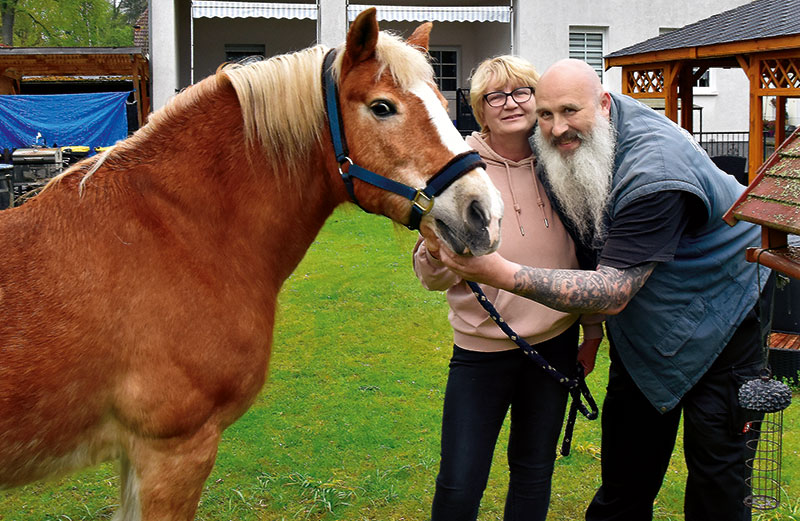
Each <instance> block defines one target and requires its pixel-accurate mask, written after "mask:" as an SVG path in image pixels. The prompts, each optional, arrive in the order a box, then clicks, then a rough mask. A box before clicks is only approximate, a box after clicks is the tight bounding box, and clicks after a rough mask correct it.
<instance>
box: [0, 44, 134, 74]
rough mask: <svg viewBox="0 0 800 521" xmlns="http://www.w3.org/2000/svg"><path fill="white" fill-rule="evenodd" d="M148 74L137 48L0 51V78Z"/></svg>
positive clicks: (15, 49)
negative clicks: (14, 74)
mask: <svg viewBox="0 0 800 521" xmlns="http://www.w3.org/2000/svg"><path fill="white" fill-rule="evenodd" d="M13 71H16V74H17V75H18V76H48V75H83V76H95V75H101V76H102V75H108V76H115V75H116V76H129V75H131V74H132V73H133V71H136V72H137V73H138V74H141V75H144V76H147V75H149V71H148V67H147V58H146V57H145V56H144V55H143V54H142V49H140V48H139V47H8V48H0V75H1V74H6V75H9V73H10V72H13Z"/></svg>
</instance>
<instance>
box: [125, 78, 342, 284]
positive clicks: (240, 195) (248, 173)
mask: <svg viewBox="0 0 800 521" xmlns="http://www.w3.org/2000/svg"><path fill="white" fill-rule="evenodd" d="M207 81H209V80H204V82H202V83H205V82H207ZM198 87H201V88H204V89H206V90H208V92H207V93H202V94H203V95H198V96H196V98H195V100H194V101H193V102H192V103H190V104H187V105H186V106H184V107H182V110H181V111H180V112H179V113H178V112H176V113H174V114H172V115H171V116H170V117H168V118H163V120H161V121H158V122H157V123H158V124H157V125H154V126H155V128H154V129H153V131H152V132H150V133H149V134H148V135H146V136H142V137H141V138H140V137H138V136H134V139H132V141H133V144H134V145H135V148H136V149H137V150H139V151H148V154H150V155H151V158H150V159H147V160H146V161H145V165H146V166H149V168H147V170H148V171H149V175H147V176H146V180H141V181H138V182H139V183H146V184H147V185H148V189H150V190H153V191H156V192H158V193H161V192H163V194H161V196H160V199H164V200H167V201H169V202H170V205H169V211H170V212H178V213H180V214H181V217H184V216H186V217H188V218H187V219H182V218H179V219H174V218H170V217H165V219H169V221H168V222H185V223H186V224H185V226H188V227H190V228H191V227H193V228H195V230H194V233H198V235H199V237H198V238H200V237H202V236H205V238H204V239H203V240H204V241H206V242H209V243H210V244H211V245H215V246H214V247H216V248H225V249H223V250H221V251H231V252H236V258H235V259H230V260H231V262H238V263H240V264H242V265H243V266H246V267H247V269H251V270H255V271H263V272H264V273H262V274H261V277H262V278H263V277H269V278H271V279H273V280H272V282H273V283H274V285H275V286H276V287H279V286H280V284H281V283H282V282H283V280H285V279H286V278H287V277H288V276H289V275H290V274H291V272H292V271H293V270H294V268H295V267H296V266H297V264H298V263H299V261H300V260H301V259H302V257H303V255H304V254H305V252H306V250H307V249H308V247H309V246H310V244H311V242H312V241H313V240H314V237H315V236H316V235H317V233H318V232H319V230H320V228H321V227H322V225H323V224H324V223H325V219H326V218H327V217H328V216H329V215H330V214H331V213H332V212H333V209H334V208H335V207H336V206H337V205H338V204H340V203H341V202H342V201H344V200H345V198H346V193H345V192H344V189H343V188H342V187H340V186H338V185H339V184H341V183H338V184H336V185H334V181H335V178H334V177H332V176H331V174H330V172H336V169H335V164H336V163H335V159H334V158H333V157H332V153H331V152H328V151H327V150H326V147H323V146H322V145H317V146H315V147H313V149H312V150H311V152H310V153H309V154H308V156H307V157H306V158H305V162H304V163H305V164H302V165H295V168H294V170H295V172H294V175H293V176H292V177H293V178H292V179H290V180H287V179H286V178H285V175H284V174H285V172H286V170H287V169H286V168H284V167H283V165H280V164H275V163H274V161H273V160H269V159H267V157H266V155H265V154H264V152H262V151H260V150H255V149H252V148H251V149H249V152H248V151H247V150H248V149H247V148H246V145H245V143H246V140H245V137H244V135H243V129H242V117H241V113H240V108H239V104H238V101H237V99H236V95H235V93H234V91H233V89H232V88H231V87H230V85H227V84H222V85H216V87H215V88H207V87H209V86H208V85H202V84H198V85H197V86H195V87H192V88H198ZM161 158H168V159H166V160H165V161H163V162H162V161H161ZM322 165H325V168H324V169H323V168H322ZM133 182H134V183H136V181H135V178H134V181H133ZM157 197H158V196H157ZM183 233H187V232H185V231H184V232H183ZM242 269H245V268H244V267H242Z"/></svg>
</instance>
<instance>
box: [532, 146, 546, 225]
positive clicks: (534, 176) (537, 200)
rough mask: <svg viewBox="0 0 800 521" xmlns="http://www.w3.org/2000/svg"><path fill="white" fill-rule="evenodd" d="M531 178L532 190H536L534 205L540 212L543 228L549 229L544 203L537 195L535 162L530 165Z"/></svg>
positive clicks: (537, 181) (539, 195) (540, 196)
mask: <svg viewBox="0 0 800 521" xmlns="http://www.w3.org/2000/svg"><path fill="white" fill-rule="evenodd" d="M531 176H532V177H533V189H534V190H536V204H538V205H539V210H540V211H541V212H542V219H543V220H544V227H545V228H550V223H549V222H548V221H547V215H546V214H545V213H544V201H542V194H540V193H539V180H538V179H537V178H536V162H535V161H534V162H532V163H531Z"/></svg>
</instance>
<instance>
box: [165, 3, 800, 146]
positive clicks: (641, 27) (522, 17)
mask: <svg viewBox="0 0 800 521" xmlns="http://www.w3.org/2000/svg"><path fill="white" fill-rule="evenodd" d="M509 2H510V5H511V6H512V19H513V24H504V23H499V22H484V23H478V22H473V23H463V22H437V23H435V24H434V29H433V33H432V35H431V46H432V47H437V46H440V47H441V46H443V47H450V48H457V49H458V50H459V60H460V64H459V65H460V67H459V72H458V76H459V78H458V79H459V86H460V87H462V88H468V87H469V75H470V72H471V70H472V69H473V68H474V67H475V66H476V65H477V64H478V63H479V62H480V61H481V60H483V59H485V58H487V57H491V56H496V55H499V54H504V53H508V52H510V51H511V41H512V33H513V41H514V46H515V47H514V53H515V54H518V55H520V56H523V57H525V58H527V59H528V60H530V61H531V62H532V63H533V64H534V65H535V66H536V68H537V69H538V70H539V71H544V70H545V69H546V68H547V67H548V66H550V65H551V64H552V63H554V62H555V61H557V60H559V59H561V58H565V57H567V56H568V55H569V33H570V28H573V27H580V28H583V29H589V30H597V31H600V32H602V33H603V35H604V43H603V44H604V49H603V52H604V54H607V53H610V52H613V51H616V50H619V49H622V48H624V47H628V46H630V45H633V44H636V43H639V42H641V41H643V40H646V39H649V38H652V37H654V36H658V35H659V34H660V33H659V31H660V30H662V29H675V28H679V27H683V26H685V25H687V24H690V23H693V22H696V21H698V20H701V19H704V18H707V17H709V16H711V15H713V14H715V13H719V12H722V11H725V10H728V9H732V8H734V7H737V6H739V5H742V4H744V3H746V2H747V0H691V1H687V0H651V1H649V2H627V1H626V2H623V1H619V0H572V1H570V2H568V3H567V2H552V1H551V0H509ZM150 3H151V13H152V17H151V23H150V26H151V29H152V32H151V42H152V43H151V49H152V51H151V52H152V56H151V60H152V63H153V75H152V78H153V106H154V108H158V107H160V106H162V105H163V104H164V103H165V102H166V100H167V99H168V97H169V96H171V95H172V94H173V93H174V92H175V90H176V89H179V88H182V87H185V86H186V85H188V83H189V78H190V43H191V37H190V20H191V19H190V16H191V15H190V0H150ZM170 4H172V5H171V6H170ZM380 4H382V5H400V4H403V5H420V2H414V1H412V0H401V1H392V0H384V1H382V2H380ZM490 4H494V5H509V3H508V2H506V3H503V2H502V1H501V0H491V1H485V2H484V1H480V0H462V1H458V0H452V1H447V2H427V3H425V4H424V5H429V6H441V5H490ZM319 5H320V9H319V15H320V17H322V19H320V20H318V21H314V20H274V19H229V18H218V19H205V18H198V19H195V20H194V32H195V55H194V57H195V80H198V79H200V78H202V77H204V76H206V75H208V74H210V73H212V72H213V71H214V70H215V69H216V67H217V66H218V65H219V63H221V62H222V61H224V58H225V56H224V45H225V44H226V43H262V44H264V46H265V48H266V53H267V54H268V55H273V54H279V53H282V52H289V51H292V50H297V49H302V48H304V47H307V46H310V45H313V44H314V43H316V41H317V40H320V41H322V43H325V44H326V45H335V44H337V43H339V42H341V41H342V40H343V39H344V35H345V32H346V26H345V23H346V13H345V10H346V5H347V4H346V2H345V1H344V0H319ZM170 7H172V9H170ZM170 13H172V16H173V19H172V20H169V17H170V16H171V15H170ZM417 25H418V22H392V23H386V22H383V23H381V27H382V28H386V29H390V30H393V31H395V32H399V33H401V34H403V35H406V36H407V35H408V34H409V33H410V32H411V30H413V28H414V27H416V26H417ZM340 26H341V27H340ZM165 47H166V48H169V47H171V48H172V49H171V50H170V49H165ZM176 49H177V50H176ZM603 80H604V85H605V87H606V88H607V89H609V90H612V91H617V92H618V91H620V88H621V83H620V82H621V69H620V68H618V67H615V68H612V69H610V70H607V71H605V72H604V77H603ZM711 83H712V86H711V87H710V88H708V89H703V90H702V91H697V90H696V97H695V104H696V105H700V106H702V107H703V111H702V115H703V130H704V131H715V132H718V131H737V130H747V129H748V127H749V124H748V106H749V97H748V81H747V78H746V77H745V75H744V73H743V72H742V71H741V70H739V69H733V70H721V69H712V80H711ZM449 97H451V98H452V97H453V96H452V94H451V95H450V96H449ZM731 107H734V108H735V109H734V110H731ZM791 109H792V110H790V121H792V120H795V119H796V115H795V114H794V112H796V110H795V106H794V105H792V106H791ZM452 110H453V109H451V112H452ZM695 115H696V123H695V129H696V130H699V117H698V113H697V112H695Z"/></svg>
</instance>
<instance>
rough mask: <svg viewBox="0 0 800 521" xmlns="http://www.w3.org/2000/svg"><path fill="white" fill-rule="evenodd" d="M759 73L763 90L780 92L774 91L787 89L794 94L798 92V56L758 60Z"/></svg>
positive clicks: (799, 82) (799, 69)
mask: <svg viewBox="0 0 800 521" xmlns="http://www.w3.org/2000/svg"><path fill="white" fill-rule="evenodd" d="M759 73H760V77H761V89H762V90H763V91H769V93H771V94H780V93H779V92H775V91H776V90H782V89H789V90H790V91H794V93H793V94H795V95H798V94H800V57H788V58H774V59H773V58H764V59H762V60H760V67H759ZM765 93H766V92H765ZM782 93H783V94H792V92H782Z"/></svg>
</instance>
